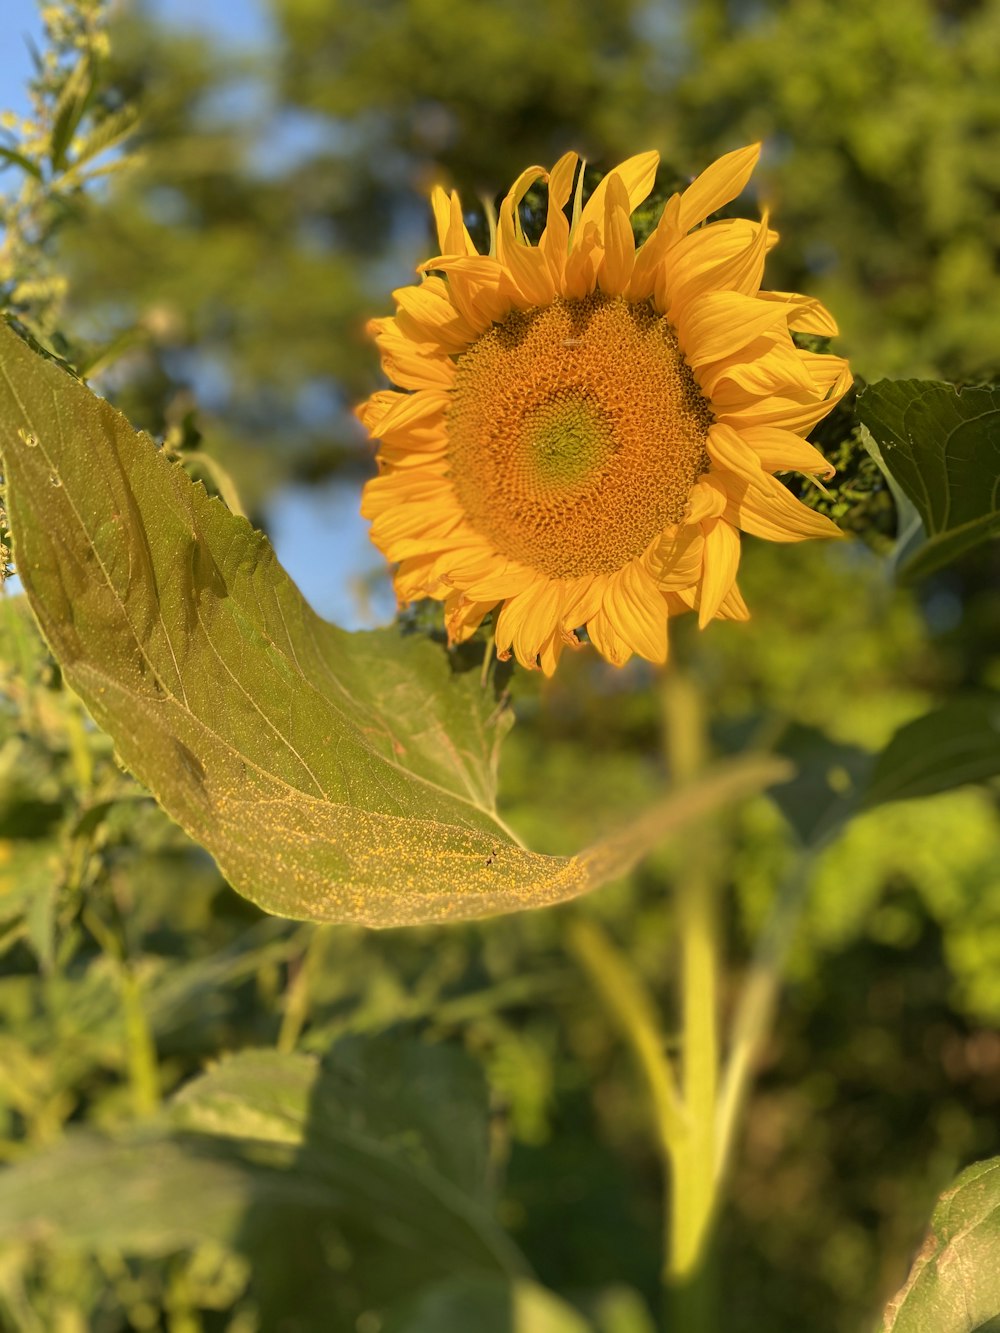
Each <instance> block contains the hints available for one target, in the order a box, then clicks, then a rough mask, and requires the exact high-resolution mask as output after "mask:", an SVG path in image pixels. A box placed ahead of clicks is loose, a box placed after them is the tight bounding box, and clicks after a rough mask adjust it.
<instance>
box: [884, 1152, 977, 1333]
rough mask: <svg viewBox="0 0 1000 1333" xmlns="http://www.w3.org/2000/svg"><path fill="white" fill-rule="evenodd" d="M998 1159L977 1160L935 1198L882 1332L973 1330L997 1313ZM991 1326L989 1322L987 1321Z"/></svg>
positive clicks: (967, 1332)
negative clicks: (924, 1236) (924, 1234)
mask: <svg viewBox="0 0 1000 1333" xmlns="http://www.w3.org/2000/svg"><path fill="white" fill-rule="evenodd" d="M998 1254H1000V1157H994V1158H992V1159H991V1160H990V1161H987V1162H977V1163H976V1164H975V1165H974V1166H970V1167H969V1168H968V1169H967V1170H966V1171H963V1172H962V1174H961V1175H960V1176H959V1177H958V1179H957V1180H956V1181H955V1183H954V1184H953V1185H952V1187H951V1188H950V1189H949V1190H947V1191H946V1192H945V1193H944V1194H942V1196H941V1198H940V1199H939V1200H938V1204H937V1207H936V1208H935V1209H934V1215H933V1217H932V1218H931V1225H930V1231H929V1232H928V1235H927V1239H926V1240H925V1242H924V1244H923V1247H922V1248H921V1250H920V1253H919V1254H918V1255H917V1257H916V1260H915V1261H914V1264H913V1268H912V1270H911V1272H910V1276H909V1278H908V1279H907V1282H906V1285H905V1286H904V1287H903V1289H902V1291H900V1292H899V1294H898V1295H897V1296H895V1297H894V1298H893V1300H891V1301H890V1302H889V1305H888V1307H887V1308H886V1311H885V1314H884V1316H883V1321H882V1333H973V1330H974V1329H982V1328H984V1326H985V1325H986V1324H987V1322H989V1321H992V1320H994V1319H996V1318H997V1317H998V1316H1000V1263H998V1262H997V1256H998ZM989 1326H990V1328H992V1327H993V1324H992V1322H990V1324H989Z"/></svg>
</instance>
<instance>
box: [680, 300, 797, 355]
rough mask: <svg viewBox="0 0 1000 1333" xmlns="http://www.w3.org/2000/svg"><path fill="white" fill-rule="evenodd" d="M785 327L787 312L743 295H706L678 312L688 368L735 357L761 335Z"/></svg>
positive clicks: (681, 341)
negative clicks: (725, 357)
mask: <svg viewBox="0 0 1000 1333" xmlns="http://www.w3.org/2000/svg"><path fill="white" fill-rule="evenodd" d="M784 325H785V316H784V312H783V311H782V310H781V308H780V307H776V306H774V305H772V304H770V303H769V302H766V301H759V300H757V298H756V297H753V296H743V295H742V294H741V293H740V292H706V293H705V295H703V296H701V297H700V298H699V299H698V301H697V302H696V303H693V304H691V305H689V306H684V307H683V308H682V309H681V310H680V311H679V312H678V316H677V337H678V341H679V342H680V345H681V350H682V351H683V353H684V355H685V357H686V358H687V362H688V365H690V366H691V367H692V368H697V367H698V366H703V365H706V364H707V363H708V362H710V361H718V360H720V359H721V358H722V357H724V356H732V355H733V353H734V352H738V351H739V350H740V348H741V347H746V345H747V344H748V343H750V342H752V341H753V340H754V339H755V338H756V337H757V336H758V335H759V334H762V333H766V332H767V330H768V329H773V328H776V327H782V326H784ZM785 336H786V337H787V336H788V335H787V334H786V335H785Z"/></svg>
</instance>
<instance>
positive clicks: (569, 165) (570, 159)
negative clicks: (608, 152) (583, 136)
mask: <svg viewBox="0 0 1000 1333" xmlns="http://www.w3.org/2000/svg"><path fill="white" fill-rule="evenodd" d="M579 161H580V159H579V158H578V157H577V155H576V153H564V154H563V155H562V157H561V158H560V159H559V161H558V162H557V163H556V164H555V166H554V167H553V168H552V171H551V172H550V173H549V199H548V209H547V213H546V218H545V230H544V231H543V232H542V235H541V239H540V240H539V242H538V248H539V249H540V250H541V251H542V253H543V254H544V255H545V258H546V259H547V260H548V264H549V268H550V269H551V271H552V278H553V281H554V282H555V285H556V288H557V289H558V288H561V286H562V279H563V274H564V273H565V271H566V255H567V254H568V252H569V218H567V216H566V213H565V211H564V210H565V208H566V204H567V203H568V202H569V196H570V192H571V191H572V189H573V177H574V176H575V175H576V169H577V166H578V164H579Z"/></svg>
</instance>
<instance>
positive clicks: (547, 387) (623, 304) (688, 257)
mask: <svg viewBox="0 0 1000 1333" xmlns="http://www.w3.org/2000/svg"><path fill="white" fill-rule="evenodd" d="M759 153H760V145H759V144H754V145H751V146H750V147H748V148H743V149H739V150H738V151H736V152H733V153H728V154H726V156H724V157H721V158H719V160H718V161H717V162H715V163H714V164H713V165H712V166H710V167H709V168H708V169H707V171H705V172H703V173H702V175H700V176H699V177H697V179H696V180H695V181H694V182H693V183H692V184H691V185H690V186H689V187H688V188H687V189H686V190H685V191H684V192H683V193H682V194H675V195H673V196H672V197H671V198H670V199H669V200H668V201H667V203H666V205H665V206H664V208H663V211H662V213H661V215H660V217H659V220H658V222H657V225H656V227H655V229H654V230H653V231H652V232H651V234H650V235H649V236H648V238H647V239H646V241H645V242H644V243H643V244H642V245H641V246H639V247H637V246H636V242H635V237H634V234H633V230H632V223H631V214H632V213H633V211H634V210H635V208H636V207H637V206H638V205H639V204H640V203H641V202H642V201H643V200H644V199H645V198H646V197H647V196H648V194H649V192H650V190H651V189H652V186H653V181H654V177H655V173H656V169H657V165H658V162H659V158H658V155H657V154H656V153H642V154H639V155H638V156H636V157H632V158H629V159H628V160H627V161H625V162H623V163H622V164H621V165H620V166H618V167H616V168H615V169H614V170H613V171H611V172H609V173H608V174H607V175H606V176H605V177H604V178H603V179H602V180H601V182H600V184H599V185H598V186H597V188H596V189H595V190H594V191H593V193H592V194H591V195H590V197H589V199H588V200H587V202H586V203H585V204H584V203H583V200H582V180H583V171H582V169H581V167H580V163H579V159H578V158H577V156H576V154H574V153H567V154H566V155H565V156H564V157H562V158H560V160H559V161H558V162H557V163H556V165H555V166H554V167H553V168H552V170H551V172H546V171H545V170H544V168H542V167H530V168H529V169H528V170H527V171H525V172H523V173H522V174H521V176H519V177H518V179H517V180H516V181H515V183H514V185H513V186H512V188H511V190H510V192H509V194H508V195H507V196H506V198H505V199H504V201H503V204H502V205H501V207H500V210H499V216H498V219H497V221H496V225H495V228H493V229H492V230H493V238H492V243H491V247H490V252H489V254H485V255H484V254H480V253H479V252H478V251H477V250H476V247H475V246H474V245H473V242H472V239H471V237H470V235H469V232H468V230H467V228H466V225H465V222H464V219H463V215H462V207H461V203H460V201H459V198H458V195H457V194H456V193H454V192H453V193H451V195H448V194H446V193H445V191H444V190H443V189H441V188H440V187H438V188H435V190H434V191H433V194H432V200H431V202H432V206H433V210H434V216H435V220H436V224H437V234H438V243H439V246H440V249H441V253H440V254H439V255H437V256H436V257H435V258H433V259H429V260H428V261H427V262H426V263H425V264H422V265H421V266H420V268H419V269H418V272H419V273H421V274H423V275H424V276H423V277H422V280H421V281H420V282H419V284H418V285H415V286H410V287H403V288H401V289H399V290H398V291H396V292H394V293H393V296H394V299H395V303H396V307H397V308H396V313H395V315H393V316H392V317H390V318H386V319H376V320H372V321H371V323H370V324H369V332H370V333H371V334H372V335H373V336H374V339H375V342H376V343H377V345H378V347H379V350H380V352H381V357H382V366H383V369H384V371H385V373H386V375H387V376H388V378H389V379H390V380H391V382H392V383H393V384H395V385H397V386H398V391H396V390H386V391H380V392H377V393H375V394H373V395H372V397H371V398H369V399H368V401H367V402H365V403H364V404H363V405H362V406H361V407H360V408H358V415H359V417H360V419H361V421H362V422H363V424H364V425H365V427H366V428H367V430H368V432H369V433H370V435H371V436H372V437H373V438H374V439H376V440H378V441H379V442H380V447H379V453H378V462H379V475H378V476H377V477H375V478H374V479H373V480H371V481H369V482H368V484H367V485H366V487H365V490H364V496H363V501H362V513H363V514H364V516H365V517H366V518H369V519H371V537H372V540H373V542H374V543H375V544H376V546H378V548H379V549H380V550H381V551H382V552H383V554H384V555H385V556H386V558H387V559H388V560H389V561H390V562H392V563H393V564H395V565H396V566H397V568H396V572H395V576H394V582H395V589H396V594H397V597H398V599H399V602H400V604H401V605H406V604H408V603H409V602H411V601H414V600H416V599H418V598H423V597H431V598H436V599H438V600H440V601H442V602H444V615H445V623H446V626H447V630H448V635H449V639H450V641H451V642H453V643H458V642H461V641H462V640H464V639H466V638H468V637H469V636H470V635H471V634H473V633H474V632H475V630H476V629H477V628H478V626H479V625H480V624H481V622H482V621H483V619H484V618H485V616H486V615H487V614H488V613H490V612H491V611H495V610H496V608H497V607H498V606H499V607H500V609H499V611H498V612H497V614H496V615H495V618H494V636H495V640H496V649H497V653H498V654H499V656H500V657H501V658H507V657H509V656H510V653H511V650H513V652H514V655H515V656H516V658H517V660H518V661H519V662H520V663H522V665H524V666H526V667H538V666H540V667H541V669H542V670H543V671H544V672H545V673H546V674H547V675H550V674H551V673H552V672H553V671H554V670H555V668H556V664H557V663H558V661H559V658H560V655H561V653H562V651H563V649H564V648H566V647H567V646H571V647H576V646H578V645H579V642H580V640H579V638H578V634H579V631H580V630H581V629H585V630H586V634H587V638H588V639H589V641H590V642H591V643H592V644H593V645H594V647H595V648H596V649H597V651H598V652H599V653H601V654H602V656H603V657H605V658H606V659H607V660H608V661H609V662H612V663H614V664H615V665H619V666H620V665H622V664H623V663H624V662H626V661H627V660H628V659H629V657H631V655H632V654H633V653H637V654H638V655H639V656H640V657H644V658H647V659H648V660H649V661H651V662H663V661H665V659H666V656H667V620H668V618H669V616H671V615H675V614H678V613H681V612H686V611H691V610H696V611H697V613H698V619H699V623H700V624H701V625H702V626H704V625H706V624H707V623H708V621H710V620H712V619H713V618H715V617H722V618H724V619H735V620H745V619H746V618H747V616H748V612H747V609H746V605H745V603H744V601H743V598H742V597H741V595H740V592H739V589H738V587H737V584H736V573H737V567H738V565H739V559H740V535H739V534H740V532H741V531H742V532H747V533H752V534H753V535H754V536H757V537H764V538H767V539H769V540H771V541H779V542H790V541H799V540H801V539H803V538H806V537H832V536H839V535H840V533H839V529H838V528H837V527H836V526H835V525H834V524H833V523H832V522H830V520H829V519H827V518H824V517H823V516H822V515H820V514H817V513H815V512H814V511H813V510H811V509H809V508H807V507H806V506H805V505H803V504H801V503H800V502H799V501H798V500H797V499H795V498H794V496H793V495H792V494H791V492H790V491H789V490H787V489H786V487H785V486H784V485H783V484H782V483H781V482H780V481H779V480H778V479H777V478H776V477H775V476H774V474H775V473H776V472H784V471H797V472H802V473H805V474H807V475H809V476H814V477H829V476H832V474H833V468H832V467H831V466H830V464H829V462H828V461H827V460H826V459H825V458H824V457H823V456H822V454H820V453H819V452H818V451H817V450H816V449H815V448H814V447H813V446H812V445H811V444H808V443H807V442H806V440H805V439H804V438H803V437H804V436H805V435H806V434H807V433H808V431H809V430H810V429H811V428H812V427H813V426H814V425H815V424H816V423H817V422H818V421H820V420H821V419H822V418H823V417H824V416H826V414H827V413H828V412H829V411H830V410H831V408H832V407H833V406H834V404H835V403H837V402H838V401H839V399H840V398H842V397H843V395H844V394H845V393H846V392H847V389H848V388H849V386H850V383H851V377H850V373H849V371H848V369H847V363H846V362H845V361H844V360H842V359H841V358H840V357H837V356H830V355H820V354H817V353H813V352H808V351H804V350H802V349H801V348H799V347H797V346H796V344H795V342H794V341H793V339H792V336H791V335H792V333H793V332H800V333H811V334H821V335H824V336H829V335H832V334H835V333H836V332H837V328H836V325H835V323H834V321H833V319H832V318H831V316H830V315H829V314H828V312H827V311H826V310H825V309H824V308H823V306H821V305H820V304H819V302H818V301H815V300H813V299H811V298H809V297H807V296H799V295H797V294H795V293H792V292H774V291H762V290H761V289H760V284H761V278H762V276H763V271H764V260H765V256H766V254H767V251H768V250H769V249H770V248H771V246H772V245H773V244H774V242H775V241H776V240H777V236H776V234H775V233H774V232H773V231H772V230H771V229H770V228H769V226H768V219H767V216H766V214H765V216H764V218H763V220H762V221H761V222H759V223H757V222H751V221H748V220H744V219H740V218H737V219H726V220H724V221H716V222H711V223H706V219H707V218H708V217H709V216H710V215H711V214H712V213H714V212H715V211H716V210H718V209H720V208H722V207H723V205H725V204H728V203H729V202H730V201H731V200H733V199H735V198H736V196H737V195H738V194H739V193H740V191H741V190H742V189H743V187H744V186H745V185H746V183H747V181H748V180H749V178H750V174H751V172H752V171H753V168H754V166H755V164H756V162H757V158H758V156H759ZM539 181H541V182H546V183H547V186H548V192H547V196H548V197H547V212H546V217H545V229H544V231H543V232H542V234H541V237H540V239H539V240H538V243H537V244H532V243H531V242H530V240H529V239H528V238H527V237H526V236H525V233H524V229H523V223H522V220H521V213H520V205H521V202H522V200H523V199H524V196H525V194H526V193H527V191H528V190H529V189H530V188H531V187H532V186H533V185H534V184H535V183H536V182H539ZM574 181H575V189H574ZM571 195H572V196H573V201H572V205H571V204H570V198H571Z"/></svg>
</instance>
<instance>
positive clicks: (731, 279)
mask: <svg viewBox="0 0 1000 1333" xmlns="http://www.w3.org/2000/svg"><path fill="white" fill-rule="evenodd" d="M712 232H713V228H712V227H710V226H709V227H704V228H701V229H699V230H698V231H695V232H692V233H691V235H689V236H685V237H684V239H683V240H682V241H680V242H678V244H677V245H676V246H674V248H673V249H672V250H671V251H670V254H669V256H668V259H667V263H666V270H667V274H666V277H665V283H666V290H667V292H668V293H669V301H670V303H669V306H668V308H667V314H668V317H669V318H670V319H671V320H673V321H674V322H676V316H677V311H678V310H679V309H680V303H681V302H688V301H690V302H695V301H698V300H700V299H701V298H702V296H703V295H704V294H705V293H706V292H712V291H733V292H740V293H741V294H742V295H743V296H755V295H756V294H757V292H758V291H759V289H760V283H761V279H762V278H763V276H764V260H765V258H766V256H767V238H768V226H767V215H766V214H765V215H764V219H763V221H762V222H761V223H760V224H759V225H758V224H756V223H753V222H747V223H746V225H745V226H742V227H734V228H726V229H725V230H722V231H721V234H717V235H713V234H712Z"/></svg>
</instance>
